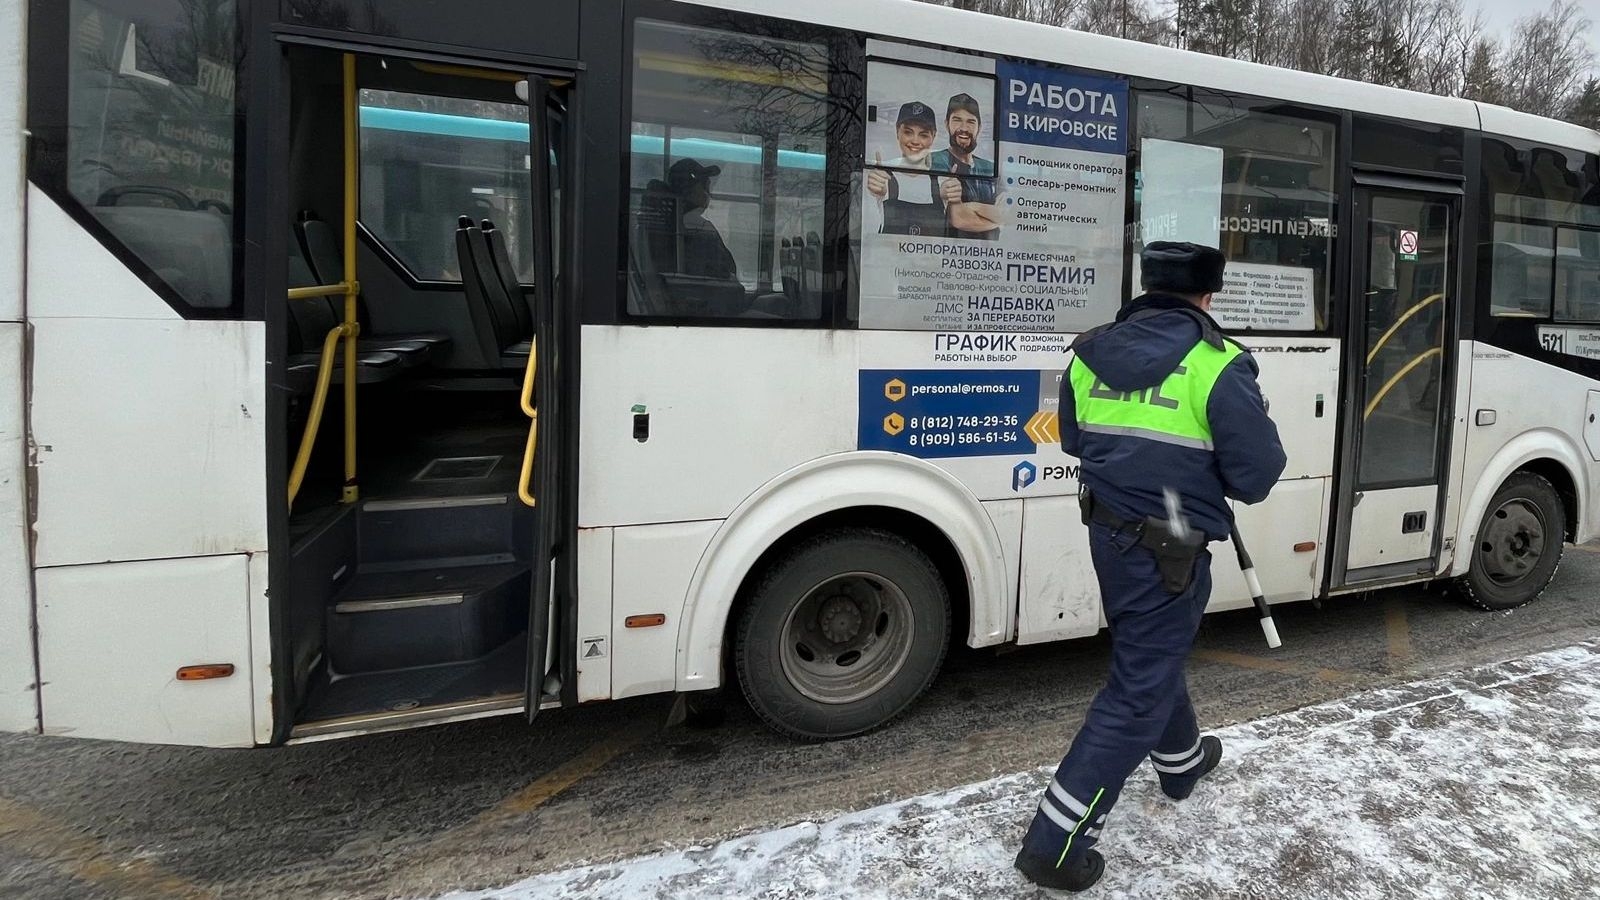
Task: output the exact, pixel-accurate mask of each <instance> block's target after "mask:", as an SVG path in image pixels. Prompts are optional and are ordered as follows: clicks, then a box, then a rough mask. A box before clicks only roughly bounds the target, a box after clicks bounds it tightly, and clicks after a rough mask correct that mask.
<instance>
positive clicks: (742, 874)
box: [449, 642, 1600, 900]
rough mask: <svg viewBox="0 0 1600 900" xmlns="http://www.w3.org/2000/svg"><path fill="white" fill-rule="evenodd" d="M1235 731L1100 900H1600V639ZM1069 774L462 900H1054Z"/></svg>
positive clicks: (1145, 776)
mask: <svg viewBox="0 0 1600 900" xmlns="http://www.w3.org/2000/svg"><path fill="white" fill-rule="evenodd" d="M1216 734H1218V735H1219V736H1220V737H1222V739H1223V742H1224V745H1225V754H1224V756H1223V762H1222V765H1221V767H1219V768H1218V770H1217V772H1216V773H1215V774H1214V775H1213V776H1212V777H1209V778H1207V779H1206V781H1204V782H1202V783H1201V786H1200V787H1199V788H1197V789H1196V791H1195V794H1194V796H1193V797H1191V798H1190V799H1189V800H1187V801H1185V802H1183V803H1181V804H1175V803H1172V802H1171V801H1169V800H1167V799H1166V798H1165V797H1164V796H1162V795H1161V793H1160V791H1159V790H1157V787H1156V780H1155V776H1154V773H1153V772H1151V771H1150V769H1149V767H1148V766H1142V767H1141V768H1140V770H1139V771H1138V772H1136V773H1135V774H1134V776H1133V778H1132V779H1131V780H1130V781H1129V784H1128V787H1127V789H1126V790H1124V792H1123V795H1122V799H1121V801H1120V802H1119V803H1118V805H1117V807H1116V809H1115V810H1114V811H1113V812H1112V814H1111V817H1110V819H1109V820H1108V824H1107V827H1106V829H1105V835H1104V837H1103V838H1102V839H1101V843H1100V848H1101V850H1102V852H1104V853H1105V855H1106V874H1105V877H1104V878H1103V879H1102V881H1101V882H1100V884H1099V885H1097V886H1096V887H1095V888H1094V889H1092V890H1091V891H1089V892H1088V893H1087V894H1085V895H1083V896H1089V897H1094V896H1099V897H1159V898H1189V897H1195V898H1198V897H1208V898H1209V897H1262V898H1269V897H1270V898H1277V897H1284V896H1289V897H1340V898H1345V897H1396V896H1405V897H1440V898H1444V897H1469V896H1485V897H1499V898H1512V897H1529V898H1533V897H1539V898H1547V897H1577V896H1594V895H1597V894H1600V642H1591V643H1585V644H1581V645H1577V646H1573V647H1568V648H1565V649H1562V650H1555V651H1550V652H1546V653H1540V654H1537V655H1534V656H1529V657H1524V658H1521V659H1515V660H1510V661H1507V662H1503V663H1499V664H1495V665H1491V666H1483V667H1479V668H1474V669H1468V670H1465V671H1461V672H1457V673H1453V674H1450V675H1447V676H1443V677H1439V678H1434V679H1428V680H1425V681H1419V682H1414V683H1411V684H1406V685H1401V686H1398V687H1394V688H1386V689H1382V690H1377V691H1371V692H1368V693H1363V694H1358V695H1355V696H1353V697H1347V698H1344V699H1342V700H1339V701H1336V702H1331V703H1326V704H1321V705H1318V706H1312V707H1307V708H1305V709H1301V710H1297V711H1295V712H1292V713H1286V714H1283V715H1278V716H1272V717H1270V718H1266V719H1261V720H1258V721H1255V722H1250V723H1244V724H1240V725H1235V726H1231V727H1229V728H1225V729H1222V730H1220V731H1217V732H1216ZM1065 739H1066V738H1065V736H1063V740H1065ZM1064 746H1065V745H1063V749H1064ZM1053 767H1054V761H1051V762H1050V765H1048V766H1043V767H1041V768H1039V769H1038V770H1036V771H1032V772H1022V773H1018V774H1014V775H1007V776H1003V777H1000V778H995V779H991V780H989V781H984V782H980V783H978V784H972V785H967V786H965V787H960V788H956V789H954V790H951V791H945V792H941V793H937V794H928V795H924V796H920V797H913V798H911V799H908V800H903V801H900V802H897V803H891V804H887V805H884V806H879V807H875V808H872V809H867V810H861V811H859V812H853V813H847V814H844V815H841V816H838V817H837V818H833V819H830V820H828V821H824V822H801V823H797V824H793V825H789V826H787V827H784V828H778V829H775V830H772V831H767V832H762V833H758V834H751V835H746V836H743V837H737V838H732V839H729V840H726V841H723V842H721V843H717V844H714V845H710V846H705V847H695V848H690V849H684V850H676V851H671V852H666V853H661V854H656V855H652V856H646V857H641V858H638V859H633V860H626V861H621V862H616V863H611V864H604V865H595V866H584V867H580V868H574V869H567V870H564V871H559V872H551V873H547V874H544V875H540V876H537V877H535V878H532V879H529V880H527V881H524V882H521V883H519V884H516V885H512V886H510V887H507V888H503V889H501V890H498V891H488V892H482V893H471V894H466V893H457V894H452V895H449V897H450V900H468V898H504V900H534V898H538V900H546V898H549V900H569V898H571V900H575V898H600V897H604V898H634V897H639V898H678V897H683V898H697V900H698V898H722V897H726V898H746V897H770V898H806V897H819V898H820V897H862V898H880V897H881V898H888V897H896V898H898V897H907V898H910V897H916V898H924V897H949V898H958V897H959V898H989V897H996V898H998V897H1019V896H1021V897H1032V896H1052V894H1049V893H1047V892H1042V891H1037V890H1035V889H1034V888H1032V886H1031V885H1029V884H1028V883H1027V882H1026V881H1025V880H1023V879H1022V877H1021V876H1020V875H1019V874H1018V873H1017V872H1016V871H1015V870H1014V869H1012V868H1011V860H1012V857H1013V856H1014V854H1015V852H1016V845H1017V842H1018V841H1019V840H1020V838H1021V835H1022V829H1023V828H1024V827H1025V826H1026V824H1027V821H1028V818H1029V817H1030V816H1031V815H1032V812H1033V807H1034V805H1035V804H1036V803H1037V801H1038V797H1039V792H1040V791H1041V790H1042V789H1043V787H1044V785H1045V783H1046V780H1047V779H1048V778H1049V774H1050V772H1051V771H1052V770H1053Z"/></svg>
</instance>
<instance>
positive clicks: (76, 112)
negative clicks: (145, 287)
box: [66, 0, 244, 310]
mask: <svg viewBox="0 0 1600 900" xmlns="http://www.w3.org/2000/svg"><path fill="white" fill-rule="evenodd" d="M66 2H70V4H71V7H70V34H71V40H72V43H71V47H70V48H66V49H67V55H68V68H67V71H68V89H67V119H68V128H67V129H66V134H67V135H68V137H67V146H66V165H67V171H66V187H67V190H68V192H69V193H70V194H71V195H72V197H73V199H75V200H76V201H77V202H78V203H80V204H82V206H83V207H84V208H85V209H86V210H88V212H89V213H90V214H91V215H93V216H94V217H95V219H97V220H98V221H99V222H100V223H101V224H102V225H104V226H105V227H106V229H107V230H108V231H110V232H111V234H112V235H113V236H114V237H115V238H116V239H117V240H118V241H120V242H121V243H122V244H124V245H125V246H126V247H127V248H128V249H129V250H131V251H133V253H134V254H135V255H136V256H138V258H139V259H140V261H142V262H143V263H144V264H145V265H146V266H148V267H149V269H150V270H151V271H152V272H154V274H155V275H156V276H158V277H159V278H160V279H161V280H162V281H163V282H165V284H166V285H167V287H169V288H171V290H172V291H173V292H174V293H175V294H176V295H177V296H178V297H179V298H180V299H181V300H182V302H183V303H185V304H187V305H188V306H190V307H192V308H195V309H206V310H218V309H228V308H232V307H233V306H234V305H235V298H234V296H233V254H231V253H227V252H219V253H205V254H200V255H196V254H195V253H194V252H193V248H195V247H219V248H227V247H232V246H234V239H233V237H234V217H233V207H234V196H233V189H234V162H235V158H236V157H235V147H234V132H235V124H236V113H237V108H236V104H235V101H234V89H235V83H236V71H237V68H238V64H239V59H238V53H239V48H241V47H242V46H243V45H244V42H243V41H241V40H240V39H239V16H238V11H237V8H236V5H235V2H234V0H194V2H189V3H184V4H181V5H179V4H106V3H97V2H92V0H66Z"/></svg>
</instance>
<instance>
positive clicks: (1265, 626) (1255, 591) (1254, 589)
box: [1231, 525, 1283, 649]
mask: <svg viewBox="0 0 1600 900" xmlns="http://www.w3.org/2000/svg"><path fill="white" fill-rule="evenodd" d="M1231 537H1232V540H1233V549H1234V550H1235V551H1236V552H1237V553H1238V554H1239V569H1240V570H1241V571H1243V572H1244V583H1245V585H1246V586H1247V587H1249V588H1250V599H1251V600H1252V601H1254V602H1255V605H1256V612H1259V613H1261V633H1262V634H1264V635H1266V636H1267V646H1268V647H1272V648H1274V649H1276V648H1278V647H1281V646H1283V640H1282V639H1281V638H1279V637H1278V626H1277V625H1276V624H1275V623H1274V622H1273V621H1272V607H1270V606H1268V605H1267V598H1266V597H1265V596H1263V594H1264V592H1263V591H1262V590H1261V579H1259V578H1257V577H1256V564H1255V563H1254V562H1251V561H1250V551H1248V550H1246V549H1244V541H1243V540H1242V539H1240V537H1239V526H1238V525H1234V526H1233V534H1232V536H1231Z"/></svg>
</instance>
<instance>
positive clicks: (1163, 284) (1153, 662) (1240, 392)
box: [1016, 241, 1285, 891]
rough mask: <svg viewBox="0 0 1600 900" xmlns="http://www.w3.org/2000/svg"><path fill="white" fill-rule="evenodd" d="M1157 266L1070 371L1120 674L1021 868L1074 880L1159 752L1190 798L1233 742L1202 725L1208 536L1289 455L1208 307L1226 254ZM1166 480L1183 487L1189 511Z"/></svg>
mask: <svg viewBox="0 0 1600 900" xmlns="http://www.w3.org/2000/svg"><path fill="white" fill-rule="evenodd" d="M1141 263H1142V276H1141V279H1140V281H1141V284H1142V286H1143V288H1144V289H1145V291H1146V292H1147V293H1145V294H1144V295H1143V296H1141V297H1139V298H1137V299H1136V300H1134V301H1133V302H1132V303H1131V304H1129V305H1127V306H1125V307H1123V309H1122V310H1121V311H1120V312H1118V313H1117V317H1116V321H1114V322H1111V323H1108V324H1106V325H1102V326H1100V327H1098V328H1095V329H1092V330H1090V331H1088V332H1086V333H1085V334H1083V335H1082V336H1080V337H1079V338H1078V339H1077V340H1076V341H1074V342H1073V345H1072V349H1073V351H1074V358H1073V360H1072V362H1071V364H1070V366H1069V368H1068V370H1067V377H1066V378H1064V379H1063V380H1062V390H1061V444H1062V449H1063V450H1065V451H1066V452H1067V453H1070V454H1072V455H1074V456H1077V457H1078V458H1079V460H1080V462H1081V478H1082V487H1083V494H1082V496H1081V497H1080V499H1081V500H1082V502H1083V514H1084V521H1085V523H1086V524H1087V525H1088V528H1089V549H1090V553H1091V555H1092V557H1093V560H1094V567H1095V574H1096V576H1098V579H1099V582H1100V597H1101V603H1102V604H1103V606H1104V608H1105V614H1106V621H1107V622H1108V623H1109V627H1110V632H1111V675H1110V679H1109V680H1108V682H1107V683H1106V686H1105V687H1104V688H1103V689H1102V690H1101V691H1100V693H1099V694H1098V695H1097V696H1096V697H1095V698H1094V701H1093V703H1092V704H1091V705H1090V707H1089V712H1088V715H1087V716H1086V717H1085V719H1084V723H1083V727H1082V728H1081V729H1079V731H1078V734H1077V737H1076V738H1075V739H1074V740H1073V742H1072V747H1071V749H1070V750H1068V751H1067V755H1066V757H1065V758H1064V759H1063V760H1062V761H1061V765H1060V767H1059V768H1057V769H1056V773H1055V776H1054V777H1053V778H1052V779H1051V781H1050V785H1049V788H1048V789H1047V790H1046V791H1045V792H1044V796H1043V798H1042V799H1041V800H1040V803H1039V808H1038V811H1037V812H1036V813H1035V814H1034V817H1033V821H1032V823H1031V824H1030V825H1029V827H1028V832H1027V834H1026V836H1025V837H1024V838H1023V843H1022V849H1021V851H1020V852H1019V853H1018V854H1017V859H1016V867H1017V868H1018V869H1020V870H1021V871H1022V873H1023V874H1024V875H1026V876H1027V877H1028V878H1029V879H1030V880H1032V881H1034V882H1036V883H1037V884H1039V885H1042V886H1045V887H1051V888H1060V889H1065V890H1072V891H1077V890H1083V889H1084V888H1087V887H1089V886H1090V885H1092V884H1094V883H1095V882H1096V881H1097V880H1099V878H1100V875H1101V873H1102V872H1103V871H1104V869H1105V862H1104V860H1103V859H1102V858H1101V856H1100V854H1099V853H1098V852H1097V851H1095V850H1094V849H1093V847H1094V844H1095V842H1096V841H1097V840H1098V839H1099V837H1100V834H1101V831H1102V829H1104V828H1105V825H1106V816H1107V814H1108V813H1110V811H1111V808H1112V806H1113V805H1114V804H1115V803H1116V802H1117V795H1118V794H1119V793H1121V791H1122V785H1123V782H1124V781H1126V780H1127V778H1128V776H1129V775H1131V774H1132V773H1133V770H1134V769H1136V768H1138V766H1139V763H1140V762H1141V761H1142V760H1143V759H1144V758H1145V757H1146V756H1148V757H1149V758H1150V761H1151V763H1152V764H1153V767H1154V768H1155V770H1156V774H1157V776H1158V777H1159V779H1160V782H1161V789H1162V791H1164V792H1165V793H1166V794H1167V796H1169V797H1171V798H1172V799H1174V800H1182V799H1184V798H1185V797H1188V796H1189V793H1190V791H1192V790H1193V789H1194V787H1195V784H1196V783H1197V782H1198V781H1199V780H1200V779H1201V778H1202V777H1204V776H1205V775H1206V773H1208V772H1210V771H1211V770H1212V769H1214V768H1216V765H1217V762H1218V761H1219V760H1220V759H1221V758H1222V742H1221V741H1219V740H1218V739H1217V738H1216V737H1214V736H1211V735H1206V736H1204V737H1202V736H1201V734H1200V730H1199V727H1198V725H1197V724H1196V722H1195V716H1194V708H1193V707H1192V706H1191V705H1190V703H1189V693H1188V688H1187V686H1186V684H1185V680H1184V663H1185V660H1186V658H1187V657H1188V655H1189V651H1190V648H1191V647H1192V645H1193V643H1194V637H1195V634H1196V632H1197V631H1198V630H1199V627H1200V618H1201V616H1202V615H1203V614H1204V612H1205V608H1206V602H1207V601H1208V600H1209V599H1210V595H1211V555H1210V553H1209V552H1208V551H1207V550H1206V544H1207V543H1208V542H1210V541H1218V540H1225V539H1226V538H1227V537H1228V535H1229V533H1230V530H1231V527H1230V523H1231V513H1230V511H1229V508H1228V506H1227V502H1226V501H1227V498H1232V499H1235V500H1239V501H1241V502H1244V503H1258V502H1260V501H1261V500H1264V499H1266V496H1267V493H1268V492H1269V491H1270V490H1271V489H1272V486H1273V485H1274V484H1275V483H1277V480H1278V476H1279V475H1281V474H1282V473H1283V467H1284V462H1285V459H1284V453H1283V446H1282V444H1281V443H1280V442H1279V440H1278V431H1277V428H1276V427H1275V426H1274V425H1273V423H1272V420H1271V419H1270V418H1268V416H1267V410H1266V404H1265V402H1264V400H1263V398H1262V395H1261V390H1260V388H1259V387H1258V386H1257V384H1256V373H1257V369H1256V364H1255V361H1254V360H1253V359H1252V358H1251V356H1250V354H1249V353H1247V352H1245V350H1244V348H1242V347H1240V346H1239V345H1238V344H1237V343H1234V342H1233V341H1231V340H1229V339H1228V338H1227V337H1225V336H1224V335H1223V334H1222V331H1221V329H1220V328H1219V327H1218V326H1217V324H1216V322H1215V321H1214V320H1213V319H1212V318H1211V316H1210V315H1209V313H1208V310H1209V309H1210V308H1211V295H1212V294H1213V293H1214V292H1216V291H1218V290H1220V289H1221V288H1222V271H1223V267H1224V265H1225V260H1224V259H1223V256H1222V253H1221V252H1219V251H1218V250H1216V249H1214V248H1211V247H1205V246H1199V245H1195V244H1189V243H1181V244H1180V243H1171V242H1166V241H1158V242H1156V243H1153V244H1150V245H1149V246H1148V247H1147V248H1146V249H1145V251H1144V253H1143V254H1142V256H1141ZM1163 489H1170V490H1173V491H1175V492H1176V493H1177V496H1178V498H1179V500H1180V503H1179V506H1180V508H1181V511H1180V512H1179V514H1178V516H1179V518H1181V519H1182V520H1183V521H1182V522H1175V521H1174V520H1173V519H1172V517H1171V509H1170V507H1169V504H1168V503H1167V501H1166V499H1165V494H1164V490H1163ZM1185 526H1186V527H1185Z"/></svg>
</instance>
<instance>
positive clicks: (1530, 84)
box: [1502, 0, 1595, 116]
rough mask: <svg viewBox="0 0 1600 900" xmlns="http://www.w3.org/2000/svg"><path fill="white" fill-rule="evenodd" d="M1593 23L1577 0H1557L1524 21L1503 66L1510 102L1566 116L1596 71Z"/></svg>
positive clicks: (1528, 109)
mask: <svg viewBox="0 0 1600 900" xmlns="http://www.w3.org/2000/svg"><path fill="white" fill-rule="evenodd" d="M1592 24H1593V23H1591V22H1590V20H1589V18H1588V17H1587V16H1585V15H1584V14H1583V12H1582V10H1581V9H1580V8H1579V7H1578V3H1577V0H1555V2H1553V3H1551V4H1550V8H1549V9H1547V10H1545V11H1544V12H1542V13H1535V14H1533V15H1529V16H1525V17H1523V18H1522V19H1519V20H1518V21H1517V26H1516V28H1515V30H1514V31H1513V32H1512V35H1511V43H1510V46H1509V47H1508V48H1507V51H1506V56H1505V63H1504V65H1503V67H1502V71H1503V72H1504V73H1505V76H1504V77H1505V83H1506V101H1507V102H1508V103H1509V104H1510V105H1511V106H1513V107H1515V108H1516V109H1520V110H1522V111H1523V112H1529V113H1533V114H1535V115H1540V116H1555V115H1560V114H1561V113H1562V112H1565V111H1566V109H1567V107H1568V106H1569V105H1570V104H1571V102H1572V99H1573V97H1574V95H1576V94H1577V93H1578V91H1579V90H1580V89H1581V87H1582V84H1583V79H1584V76H1585V75H1586V74H1587V73H1588V72H1589V70H1590V69H1591V68H1593V67H1594V62H1595V57H1594V50H1592V49H1591V48H1590V47H1589V43H1588V41H1587V40H1585V36H1586V35H1587V33H1588V31H1589V29H1590V27H1591V25H1592Z"/></svg>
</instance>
